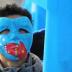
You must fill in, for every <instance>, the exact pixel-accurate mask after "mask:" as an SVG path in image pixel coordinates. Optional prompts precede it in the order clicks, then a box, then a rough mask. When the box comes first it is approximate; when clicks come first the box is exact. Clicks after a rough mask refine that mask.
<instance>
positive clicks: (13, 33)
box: [10, 32, 19, 41]
mask: <svg viewBox="0 0 72 72" xmlns="http://www.w3.org/2000/svg"><path fill="white" fill-rule="evenodd" d="M10 36H11V37H10V38H11V39H12V40H14V41H15V40H16V41H17V40H19V34H18V32H12V33H11V34H10Z"/></svg>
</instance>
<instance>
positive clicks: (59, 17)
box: [43, 0, 72, 72]
mask: <svg viewBox="0 0 72 72" xmlns="http://www.w3.org/2000/svg"><path fill="white" fill-rule="evenodd" d="M47 3H48V4H47V5H48V6H47V11H48V12H47V22H46V34H45V35H46V36H45V47H44V60H43V72H72V0H48V2H47Z"/></svg>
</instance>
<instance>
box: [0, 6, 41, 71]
mask: <svg viewBox="0 0 72 72" xmlns="http://www.w3.org/2000/svg"><path fill="white" fill-rule="evenodd" d="M32 31H33V24H32V17H31V14H30V13H29V12H28V11H27V10H26V9H21V8H20V7H18V6H16V5H7V6H6V7H3V8H0V70H1V71H0V72H42V65H41V61H40V59H39V58H38V57H37V56H36V55H34V54H33V53H30V48H31V45H32V40H33V32H32Z"/></svg>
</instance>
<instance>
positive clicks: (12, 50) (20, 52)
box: [6, 42, 27, 59]
mask: <svg viewBox="0 0 72 72" xmlns="http://www.w3.org/2000/svg"><path fill="white" fill-rule="evenodd" d="M6 50H7V52H8V53H9V54H11V55H13V56H16V57H18V58H19V59H23V58H25V57H27V51H26V48H25V46H24V44H23V43H22V42H20V43H19V44H15V43H9V44H7V45H6Z"/></svg>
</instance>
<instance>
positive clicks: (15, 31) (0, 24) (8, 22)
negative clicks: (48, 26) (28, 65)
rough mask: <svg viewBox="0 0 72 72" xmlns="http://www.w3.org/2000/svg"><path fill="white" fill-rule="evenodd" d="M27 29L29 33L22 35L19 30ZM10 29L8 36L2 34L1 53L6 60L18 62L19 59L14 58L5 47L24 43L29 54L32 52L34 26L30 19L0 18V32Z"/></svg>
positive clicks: (0, 35) (0, 39)
mask: <svg viewBox="0 0 72 72" xmlns="http://www.w3.org/2000/svg"><path fill="white" fill-rule="evenodd" d="M20 28H21V29H25V30H27V31H28V32H27V33H20V32H19V29H20ZM5 29H9V30H10V32H9V33H7V34H0V53H1V54H2V55H4V56H5V58H7V59H9V60H11V61H16V60H18V58H17V57H15V56H12V55H10V54H8V53H7V51H6V50H5V45H6V44H8V43H16V44H19V42H20V41H21V42H23V44H24V45H25V47H26V50H27V53H28V52H30V48H31V45H32V41H33V32H32V31H33V30H32V29H33V26H32V23H31V22H30V20H29V19H28V17H25V16H22V17H18V18H7V17H0V32H1V31H3V30H5Z"/></svg>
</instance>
